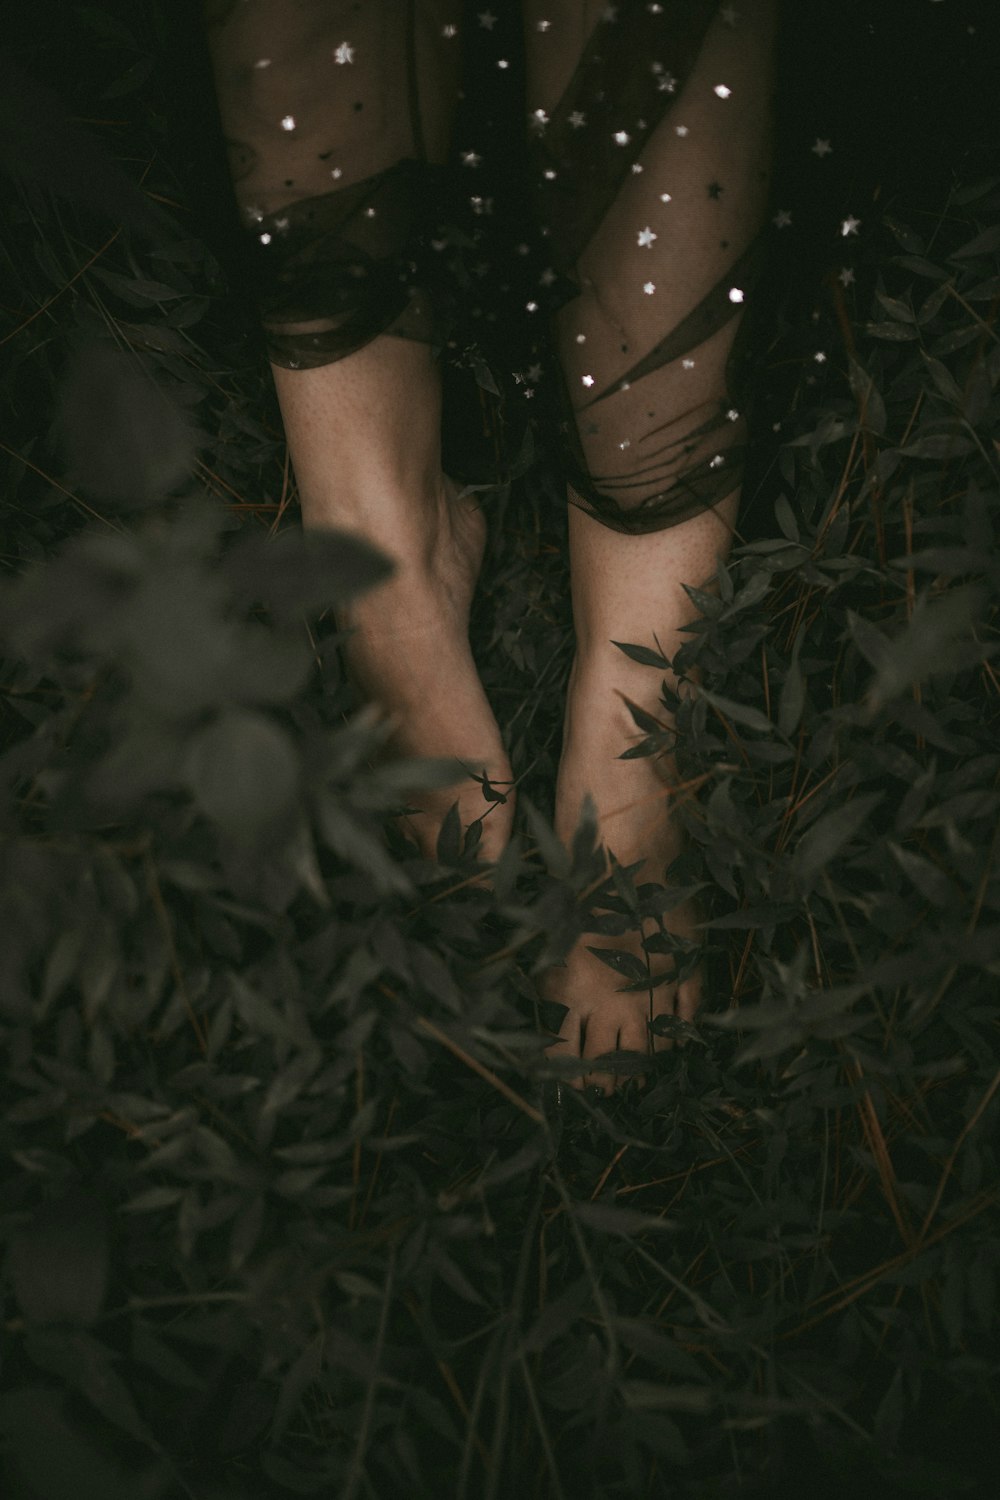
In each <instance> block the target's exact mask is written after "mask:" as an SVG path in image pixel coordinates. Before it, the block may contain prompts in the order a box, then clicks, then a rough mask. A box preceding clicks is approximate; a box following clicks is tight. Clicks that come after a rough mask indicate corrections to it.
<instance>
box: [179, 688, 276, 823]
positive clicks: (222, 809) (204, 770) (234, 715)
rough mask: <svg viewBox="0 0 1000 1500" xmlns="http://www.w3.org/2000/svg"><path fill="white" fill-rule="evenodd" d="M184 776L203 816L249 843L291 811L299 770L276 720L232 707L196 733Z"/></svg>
mask: <svg viewBox="0 0 1000 1500" xmlns="http://www.w3.org/2000/svg"><path fill="white" fill-rule="evenodd" d="M185 775H186V780H187V783H188V785H189V786H190V788H191V791H192V793H193V795H194V797H195V799H196V801H197V802H198V805H199V806H200V807H201V810H202V811H203V812H204V813H205V815H206V816H207V817H208V818H210V819H211V820H212V822H213V823H216V824H217V825H218V827H219V828H220V829H221V831H222V832H223V833H224V834H226V836H227V837H228V838H231V839H233V840H234V841H236V842H238V843H253V842H255V841H256V840H258V839H259V838H260V837H261V836H263V835H265V834H266V833H268V832H269V831H271V830H273V829H274V828H275V826H276V825H277V824H278V823H279V822H280V821H281V820H283V819H284V818H286V817H287V815H288V814H289V812H290V811H291V808H292V805H293V803H294V800H295V796H296V792H297V790H298V775H299V768H298V764H297V762H296V759H295V755H294V753H293V750H292V746H291V743H290V741H289V739H288V736H287V735H286V734H284V733H283V732H282V731H281V730H280V729H279V728H278V727H277V725H276V724H274V723H273V722H272V721H271V720H270V719H267V718H265V717H264V716H263V715H262V714H259V713H254V712H253V711H251V710H249V709H241V708H231V709H227V710H225V711H224V712H222V713H221V714H219V715H218V717H217V718H216V719H214V720H213V721H212V723H211V724H209V725H208V727H207V728H206V729H203V730H201V731H200V732H199V733H198V734H197V735H196V736H194V738H193V739H192V741H191V744H190V747H189V750H188V756H187V763H186V766H185Z"/></svg>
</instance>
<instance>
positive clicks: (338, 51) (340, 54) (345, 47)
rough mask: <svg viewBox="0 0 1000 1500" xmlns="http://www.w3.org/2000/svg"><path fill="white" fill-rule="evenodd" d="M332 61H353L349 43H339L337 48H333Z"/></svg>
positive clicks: (352, 49)
mask: <svg viewBox="0 0 1000 1500" xmlns="http://www.w3.org/2000/svg"><path fill="white" fill-rule="evenodd" d="M333 60H334V62H336V63H352V62H353V61H354V48H353V47H352V46H351V44H350V42H341V43H340V46H339V47H334V49H333Z"/></svg>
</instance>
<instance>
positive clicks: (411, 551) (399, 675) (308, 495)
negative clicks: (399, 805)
mask: <svg viewBox="0 0 1000 1500" xmlns="http://www.w3.org/2000/svg"><path fill="white" fill-rule="evenodd" d="M272 369H273V373H274V379H275V385H276V387H277V391H278V399H279V402H280V404H281V412H282V417H283V420H284V424H285V432H286V434H287V437H288V444H289V450H290V452H291V454H292V461H293V463H294V465H295V471H296V478H297V480H298V484H299V494H300V499H301V504H302V518H303V523H304V525H305V526H306V527H312V526H317V527H319V526H334V527H340V528H343V529H345V530H348V531H353V532H355V533H357V534H358V535H360V536H363V537H365V538H366V539H367V540H368V541H371V542H373V543H374V544H375V545H376V546H378V547H380V548H381V549H382V550H383V551H385V552H386V553H388V554H389V556H391V557H392V558H393V559H394V560H395V562H396V565H397V568H396V572H395V574H394V575H393V576H392V577H391V578H390V579H389V580H388V581H387V582H386V583H384V584H382V585H381V586H380V587H378V588H376V589H374V590H373V591H372V592H371V593H369V594H367V595H365V596H363V597H362V598H361V599H360V600H358V601H357V602H356V603H355V604H354V605H353V606H352V608H351V609H350V611H345V612H344V613H343V615H342V617H341V619H340V620H339V621H338V623H340V624H341V625H343V626H347V627H350V628H351V629H352V630H353V634H352V636H351V638H350V640H349V642H348V646H347V652H346V654H347V660H348V664H349V666H350V669H351V671H352V672H353V673H354V674H355V676H356V678H357V680H358V682H359V684H360V686H361V687H362V688H363V689H364V691H365V692H366V693H367V694H368V695H369V696H370V697H371V698H372V699H373V700H374V701H376V702H377V703H379V704H380V705H381V706H382V707H383V708H384V709H385V710H386V712H387V713H389V714H390V715H391V716H392V718H393V720H394V722H395V724H396V726H397V728H396V731H395V734H394V736H393V741H392V745H393V748H394V749H395V750H396V751H397V752H398V753H399V754H401V755H420V756H423V755H433V756H438V755H440V756H456V757H457V758H459V759H460V760H461V761H463V762H464V763H465V764H466V765H467V766H468V767H469V769H470V770H471V771H472V772H474V773H476V774H477V775H481V774H482V772H483V770H484V769H485V770H486V772H487V774H488V776H489V779H490V780H491V781H492V782H493V783H494V784H495V785H498V786H499V787H501V788H502V787H503V784H504V783H505V782H508V781H509V780H510V779H511V775H512V773H511V770H510V765H509V762H508V759H507V755H506V752H505V750H504V747H503V744H502V742H501V739H500V731H499V729H498V727H497V723H496V719H495V718H494V716H493V711H492V709H491V708H490V705H489V703H488V701H487V698H486V694H485V693H484V691H483V687H482V684H481V682H480V680H479V676H478V673H477V671H476V666H475V663H474V661H473V658H472V652H471V649H470V647H469V633H468V626H469V609H470V606H471V603H472V596H473V592H474V590H475V586H476V580H477V578H478V576H479V568H480V564H481V562H482V556H483V549H484V546H485V542H486V522H485V518H484V517H483V515H482V514H481V512H480V511H479V510H478V509H477V507H476V505H475V504H474V502H472V501H469V500H464V499H461V498H459V496H458V493H457V488H456V486H455V485H454V484H453V483H452V481H451V480H449V479H448V478H447V477H446V476H445V475H444V474H443V473H442V471H441V457H440V417H441V412H440V385H439V379H438V372H437V367H436V365H435V363H434V360H433V358H432V355H431V353H430V351H429V350H428V348H427V346H426V345H424V344H419V343H412V342H410V341H409V340H406V339H397V338H392V337H391V336H383V337H381V338H379V339H376V340H375V341H374V342H373V343H371V344H368V345H366V346H365V348H363V349H361V350H359V351H358V352H357V353H355V354H352V355H351V356H350V358H348V359H345V360H341V361H339V362H338V363H336V364H332V365H322V366H320V367H319V368H318V369H315V370H293V371H290V370H285V369H282V368H281V367H280V366H277V365H275V366H272ZM456 798H457V799H458V803H459V812H460V816H461V818H462V821H463V824H468V823H470V822H472V821H473V819H475V818H480V817H484V816H485V821H484V824H483V836H482V843H481V851H482V854H483V856H484V857H485V858H486V859H490V860H492V859H496V858H497V857H498V856H499V854H500V852H501V851H502V849H503V846H504V844H505V842H506V840H507V838H508V837H509V834H510V823H511V819H512V816H513V805H512V802H508V803H507V805H506V806H504V805H501V804H493V805H492V806H491V804H489V803H487V802H486V801H485V799H484V797H483V792H482V789H481V787H480V785H479V784H478V783H477V782H476V781H474V780H471V779H469V778H465V779H464V780H463V781H461V782H459V783H458V785H457V786H455V787H453V788H449V789H447V790H445V791H441V792H436V793H422V794H421V795H420V797H419V799H415V801H416V807H417V809H418V810H417V811H416V812H415V814H414V815H413V816H412V817H411V818H410V819H408V820H407V823H408V830H407V831H408V832H409V833H410V834H411V835H412V836H413V837H414V838H415V839H416V840H417V842H418V844H419V846H420V847H421V849H422V850H423V852H424V853H426V854H427V855H428V856H432V855H433V852H434V847H435V843H436V839H437V834H438V831H439V828H440V825H441V821H442V819H443V817H444V814H445V813H446V812H447V810H448V807H449V806H450V805H451V804H452V803H453V802H454V801H455V800H456Z"/></svg>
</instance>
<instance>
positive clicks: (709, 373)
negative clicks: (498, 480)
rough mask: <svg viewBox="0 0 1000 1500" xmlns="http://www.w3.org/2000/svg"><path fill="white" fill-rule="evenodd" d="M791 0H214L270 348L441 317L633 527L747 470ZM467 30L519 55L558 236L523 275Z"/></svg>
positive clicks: (669, 520)
mask: <svg viewBox="0 0 1000 1500" xmlns="http://www.w3.org/2000/svg"><path fill="white" fill-rule="evenodd" d="M777 3H778V0H736V3H734V4H718V3H716V0H662V3H647V0H618V3H617V4H597V3H594V0H523V3H521V4H516V3H514V4H512V3H511V0H493V4H494V6H495V7H496V11H498V12H499V13H500V14H499V15H498V14H496V13H495V12H494V11H493V10H491V9H490V8H489V6H488V5H486V4H483V6H482V8H481V9H479V8H477V6H470V5H468V4H463V3H462V0H205V4H204V16H205V25H206V28H207V35H208V42H209V46H210V50H211V54H212V62H213V69H214V74H215V80H216V92H217V98H218V103H219V111H220V116H221V119H222V124H223V130H224V134H225V138H226V144H227V150H228V152H229V161H230V167H231V172H232V176H233V181H234V186H235V192H236V198H237V203H238V206H239V211H240V214H241V216H242V219H243V222H244V224H245V226H246V231H247V235H246V243H247V275H248V277H249V278H250V281H251V285H252V288H253V293H254V296H255V299H256V302H257V305H258V307H259V309H260V315H261V321H262V326H263V329H264V332H265V336H266V340H267V348H268V353H269V356H270V358H271V360H272V361H273V362H274V363H275V364H277V365H281V366H284V367H285V368H288V369H308V368H312V367H315V366H317V365H322V364H327V363H330V362H332V361H334V360H339V359H344V358H347V357H349V356H350V355H351V354H352V353H353V352H354V351H356V350H357V349H359V348H361V347H362V346H363V345H364V344H366V343H368V342H369V341H370V340H372V339H374V338H376V337H378V336H379V335H382V334H390V335H393V336H396V337H402V338H409V339H419V340H424V341H427V342H429V343H431V344H432V345H434V346H436V347H438V348H440V350H441V354H442V359H443V361H444V363H445V364H446V365H447V364H451V365H452V366H455V367H457V366H460V365H461V366H464V367H465V368H466V369H467V370H470V371H473V372H478V376H479V380H480V384H481V385H485V386H487V387H490V386H494V387H495V388H496V400H497V403H498V404H499V405H500V406H504V405H506V406H507V407H510V406H512V405H516V403H517V402H518V401H520V402H522V403H529V402H531V401H532V400H536V405H535V406H534V407H532V408H531V410H532V412H535V411H540V412H544V413H545V414H546V417H547V419H548V420H547V422H546V423H545V425H546V426H547V427H548V430H549V431H550V432H551V435H552V439H553V442H554V445H555V449H556V451H557V453H558V461H559V464H560V467H561V469H562V471H563V473H564V476H565V479H566V482H567V487H568V491H569V496H570V499H571V500H572V501H574V503H577V504H579V505H582V506H583V508H584V509H585V510H587V511H588V512H589V513H590V514H591V515H593V516H595V517H596V518H597V519H598V520H599V521H601V522H602V523H604V524H605V525H607V526H610V527H612V528H613V529H615V530H618V531H625V532H648V531H654V530H659V529H662V528H665V527H669V526H673V525H676V524H677V523H679V522H681V521H683V520H685V519H687V518H688V517H690V516H693V515H695V514H697V513H699V512H700V511H703V510H705V509H707V508H708V507H710V506H713V505H715V504H717V503H718V502H719V501H720V500H722V499H723V498H725V497H726V496H727V495H731V494H732V493H733V492H734V491H735V490H737V489H738V487H739V484H740V479H741V469H742V461H743V451H744V443H745V437H746V412H747V406H748V403H749V399H750V395H751V389H750V387H751V384H752V369H753V362H752V359H751V358H750V357H749V355H750V353H751V352H752V351H751V350H748V347H747V346H748V344H749V343H750V342H751V340H749V339H748V337H747V334H748V330H749V329H750V328H751V327H752V326H753V325H752V320H748V319H747V317H746V313H747V310H748V308H751V307H752V303H753V298H754V291H755V288H756V286H757V285H758V283H759V277H760V272H761V267H762V260H763V256H764V246H765V241H766V232H765V230H764V225H765V223H766V220H767V216H768V212H769V205H770V196H769V166H770V157H771V146H772V140H771V137H772V127H771V118H772V98H771V94H772V88H773V67H772V58H773V52H774V32H775V26H776V8H777ZM514 22H516V24H517V28H518V38H517V39H518V43H519V45H520V47H521V48H522V49H523V51H522V54H521V56H520V57H519V58H517V59H515V58H512V57H511V56H508V55H505V54H507V53H508V52H509V51H510V39H511V35H512V25H513V23H514ZM473 51H475V53H476V56H477V58H478V59H479V66H480V67H481V66H482V65H483V62H484V59H485V62H486V63H487V64H488V65H489V66H491V67H494V68H495V69H497V70H498V72H499V73H500V74H504V73H506V72H507V71H508V70H510V71H512V72H517V73H518V75H519V76H520V77H522V78H523V94H522V98H521V100H520V101H519V102H520V104H521V105H522V106H523V107H522V108H520V109H512V111H511V118H510V120H509V122H508V124H507V126H506V129H507V131H508V133H509V135H508V138H509V140H510V143H511V151H512V153H513V152H514V151H515V145H516V146H517V147H518V151H517V155H518V160H519V161H520V162H523V174H522V175H523V190H524V199H525V201H526V202H528V203H530V205H531V212H532V215H533V222H534V225H535V230H536V234H535V239H534V242H533V244H524V245H519V246H517V247H516V250H517V251H523V252H524V265H523V266H521V267H511V268H510V270H511V274H510V275H509V276H506V277H505V276H503V274H502V270H501V271H498V269H497V263H496V249H495V244H494V246H493V249H492V252H491V240H495V239H496V225H495V216H494V204H493V198H492V196H491V193H490V186H489V183H490V178H489V173H490V168H491V165H493V166H495V165H496V163H492V164H491V162H490V161H488V160H484V159H483V155H482V153H481V152H479V151H477V150H476V149H473V148H472V147H470V146H469V144H468V142H467V141H465V140H463V139H461V138H460V137H459V133H458V131H457V130H456V121H461V120H463V119H467V118H468V116H469V108H470V105H471V106H472V108H473V110H474V107H475V102H476V101H475V99H471V100H470V99H469V98H467V97H465V95H466V93H467V89H468V80H469V77H470V73H469V58H470V55H471V53H472V52H473ZM494 54H495V55H494ZM460 105H461V107H459V106H460ZM518 136H520V137H521V140H523V141H524V142H526V146H525V148H524V149H523V150H521V149H520V146H521V141H520V140H516V138H517V137H518ZM494 139H495V138H494ZM503 139H504V138H503V135H502V134H501V137H500V143H501V144H500V149H501V150H502V149H503ZM514 258H515V259H516V258H517V255H516V253H514ZM500 280H502V282H503V292H504V293H505V294H506V297H507V300H506V302H504V299H503V297H502V296H501V295H500V290H499V288H498V287H497V286H496V285H495V284H494V283H496V282H498V281H500ZM511 287H514V288H515V292H514V293H513V294H511ZM512 322H516V323H518V324H520V325H521V328H522V331H523V333H524V336H523V338H522V340H521V342H520V344H518V342H517V340H516V339H514V338H512V336H511V323H512ZM513 349H521V350H523V351H525V352H524V354H523V363H522V365H521V367H520V368H514V369H511V368H510V366H511V363H512V359H513V358H514V356H512V353H511V351H512V350H513ZM536 398H537V399H536ZM524 410H527V405H526V404H525V406H524ZM511 425H512V424H511V423H510V422H508V424H507V426H508V428H510V427H511ZM513 425H514V426H516V424H513ZM495 456H496V457H497V463H498V467H499V466H501V462H502V457H503V455H502V454H499V453H497V454H496V455H495ZM447 467H449V465H448V463H447V460H446V468H447ZM456 468H458V469H460V468H461V463H460V462H457V463H456V464H455V465H453V466H452V471H453V472H454V470H455V469H456ZM463 477H470V476H469V475H465V476H463Z"/></svg>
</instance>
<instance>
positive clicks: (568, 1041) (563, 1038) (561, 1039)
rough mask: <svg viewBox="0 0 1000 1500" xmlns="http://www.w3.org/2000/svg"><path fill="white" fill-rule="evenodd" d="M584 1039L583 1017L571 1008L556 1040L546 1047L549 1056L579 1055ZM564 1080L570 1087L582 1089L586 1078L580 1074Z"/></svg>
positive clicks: (565, 1056) (567, 1056) (569, 1056)
mask: <svg viewBox="0 0 1000 1500" xmlns="http://www.w3.org/2000/svg"><path fill="white" fill-rule="evenodd" d="M582 1039H583V1026H582V1021H581V1018H580V1016H579V1014H578V1013H577V1012H576V1011H573V1010H569V1011H567V1013H566V1015H565V1016H564V1017H563V1022H562V1025H561V1027H560V1028H559V1035H558V1037H557V1038H556V1040H555V1041H554V1042H552V1043H551V1044H550V1045H549V1046H548V1047H546V1049H545V1051H546V1054H547V1056H549V1057H553V1058H573V1057H579V1056H580V1049H581V1046H582ZM562 1082H563V1083H564V1084H568V1085H569V1087H570V1088H573V1089H582V1088H583V1082H584V1080H583V1078H582V1076H581V1075H579V1074H578V1075H577V1076H576V1077H575V1078H573V1077H568V1078H565V1079H563V1080H562Z"/></svg>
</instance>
